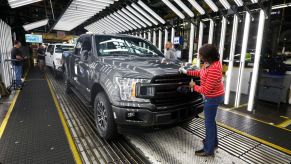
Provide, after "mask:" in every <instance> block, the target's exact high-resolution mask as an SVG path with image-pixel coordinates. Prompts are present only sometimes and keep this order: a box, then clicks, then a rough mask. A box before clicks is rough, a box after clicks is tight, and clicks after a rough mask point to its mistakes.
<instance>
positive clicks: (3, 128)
mask: <svg viewBox="0 0 291 164" xmlns="http://www.w3.org/2000/svg"><path fill="white" fill-rule="evenodd" d="M28 72H29V68H28V70H27V71H26V72H25V75H24V81H25V80H26V77H27V75H28ZM19 93H20V90H18V91H16V94H15V96H14V98H13V100H12V102H11V104H10V106H9V108H8V111H7V113H6V115H5V117H4V119H3V121H2V123H1V126H0V139H1V138H2V135H3V133H4V131H5V128H6V126H7V124H8V120H9V118H10V115H11V113H12V111H13V109H14V106H15V103H16V100H17V98H18V95H19Z"/></svg>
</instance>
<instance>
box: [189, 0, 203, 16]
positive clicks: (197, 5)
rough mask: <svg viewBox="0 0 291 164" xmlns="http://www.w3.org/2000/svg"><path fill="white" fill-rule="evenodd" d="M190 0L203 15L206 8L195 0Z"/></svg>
mask: <svg viewBox="0 0 291 164" xmlns="http://www.w3.org/2000/svg"><path fill="white" fill-rule="evenodd" d="M188 1H189V2H190V3H191V5H192V6H193V7H194V8H195V9H196V10H197V11H198V12H199V13H200V14H201V15H204V14H205V11H204V9H203V8H202V7H201V6H200V5H199V4H198V3H197V2H196V1H195V0H188Z"/></svg>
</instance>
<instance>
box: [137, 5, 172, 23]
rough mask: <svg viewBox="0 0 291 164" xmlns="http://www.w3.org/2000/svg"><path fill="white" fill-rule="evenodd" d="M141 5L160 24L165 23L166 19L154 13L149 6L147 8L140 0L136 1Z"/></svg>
mask: <svg viewBox="0 0 291 164" xmlns="http://www.w3.org/2000/svg"><path fill="white" fill-rule="evenodd" d="M137 3H138V4H139V5H140V6H141V7H143V8H144V9H145V10H146V11H147V12H149V13H150V14H151V15H152V16H154V17H155V18H156V19H157V20H159V21H160V22H161V23H162V24H165V23H166V21H165V20H164V19H163V18H161V17H160V16H159V15H158V14H157V13H155V12H154V11H153V10H152V9H151V8H149V7H148V6H147V5H146V4H144V3H143V2H142V1H141V0H139V1H138V2H137Z"/></svg>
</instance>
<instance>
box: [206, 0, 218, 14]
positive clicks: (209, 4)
mask: <svg viewBox="0 0 291 164" xmlns="http://www.w3.org/2000/svg"><path fill="white" fill-rule="evenodd" d="M204 1H205V2H206V3H207V5H208V6H209V7H210V8H211V10H212V11H214V12H217V11H218V7H217V6H216V5H215V4H214V3H213V2H212V1H211V0H204Z"/></svg>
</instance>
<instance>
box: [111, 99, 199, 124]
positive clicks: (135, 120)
mask: <svg viewBox="0 0 291 164" xmlns="http://www.w3.org/2000/svg"><path fill="white" fill-rule="evenodd" d="M202 109H203V102H201V103H198V104H195V105H189V106H188V107H187V108H185V107H183V108H177V109H174V110H165V111H150V110H148V109H142V108H138V109H137V108H126V107H117V106H112V110H113V115H114V119H115V122H116V123H117V124H118V125H138V126H144V127H150V126H159V125H171V124H177V123H180V122H183V121H187V120H190V119H193V118H194V117H195V116H196V115H197V112H199V111H201V110H202Z"/></svg>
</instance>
